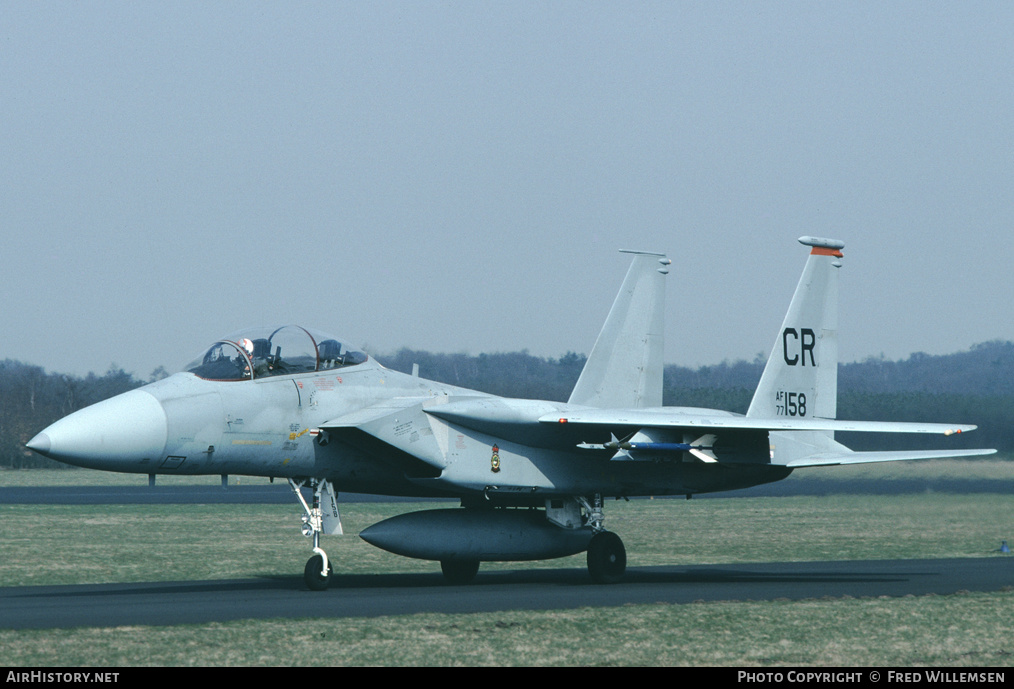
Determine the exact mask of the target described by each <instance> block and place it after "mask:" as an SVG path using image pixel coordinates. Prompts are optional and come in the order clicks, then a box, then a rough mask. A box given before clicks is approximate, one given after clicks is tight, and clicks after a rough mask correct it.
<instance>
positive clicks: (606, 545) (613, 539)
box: [578, 495, 627, 584]
mask: <svg viewBox="0 0 1014 689" xmlns="http://www.w3.org/2000/svg"><path fill="white" fill-rule="evenodd" d="M578 502H580V503H581V505H582V507H584V509H585V513H586V514H587V518H588V524H589V525H590V526H591V527H592V531H593V533H594V534H595V535H594V536H592V539H591V542H589V543H588V553H587V555H588V573H589V574H590V575H591V578H592V581H594V582H595V583H596V584H615V583H616V582H618V581H620V579H622V578H623V575H624V573H625V572H626V571H627V551H626V549H625V548H624V547H623V541H622V540H620V537H619V536H617V535H616V534H615V533H613V532H612V531H606V530H605V528H604V527H603V526H602V520H603V515H602V496H601V495H596V496H595V498H594V502H593V503H589V502H588V500H587V499H586V498H578Z"/></svg>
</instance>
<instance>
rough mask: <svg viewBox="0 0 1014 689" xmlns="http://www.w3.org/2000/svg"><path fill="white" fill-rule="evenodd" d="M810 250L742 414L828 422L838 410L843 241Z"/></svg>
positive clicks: (815, 242) (812, 243)
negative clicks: (839, 283) (839, 318)
mask: <svg viewBox="0 0 1014 689" xmlns="http://www.w3.org/2000/svg"><path fill="white" fill-rule="evenodd" d="M799 242H800V243H801V244H805V245H806V246H809V247H812V248H811V250H810V256H809V258H807V260H806V266H805V267H804V268H803V275H802V277H801V278H800V279H799V285H798V286H797V287H796V293H795V294H794V295H793V297H792V303H791V304H789V311H788V313H786V314H785V321H784V322H783V323H782V327H781V329H780V330H779V331H778V337H777V338H775V346H774V347H773V348H772V350H771V357H770V358H769V359H768V363H767V366H765V367H764V373H763V375H761V379H760V384H759V385H758V386H757V391H756V392H755V393H754V396H753V400H752V401H751V402H750V409H749V411H747V413H746V415H747V416H758V417H763V418H776V417H780V416H784V417H795V418H821V419H833V418H835V416H836V414H837V408H838V269H839V268H840V267H841V258H842V253H841V249H842V248H843V247H844V246H845V244H844V243H843V242H840V241H837V240H834V239H820V238H817V237H800V238H799Z"/></svg>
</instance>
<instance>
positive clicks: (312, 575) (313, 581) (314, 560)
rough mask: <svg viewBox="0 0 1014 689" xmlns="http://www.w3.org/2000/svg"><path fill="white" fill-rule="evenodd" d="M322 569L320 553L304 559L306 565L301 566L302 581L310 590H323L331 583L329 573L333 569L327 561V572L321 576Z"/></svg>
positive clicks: (322, 559) (322, 561)
mask: <svg viewBox="0 0 1014 689" xmlns="http://www.w3.org/2000/svg"><path fill="white" fill-rule="evenodd" d="M323 569H324V558H322V557H321V556H320V555H314V556H313V557H311V558H310V559H309V560H307V561H306V567H304V568H303V581H305V582H306V587H307V588H308V589H310V590H311V591H323V590H325V589H327V585H328V584H329V583H331V574H332V572H333V571H334V570H333V569H332V567H331V563H330V562H328V563H327V574H326V575H323V576H322V575H321V572H322V571H323Z"/></svg>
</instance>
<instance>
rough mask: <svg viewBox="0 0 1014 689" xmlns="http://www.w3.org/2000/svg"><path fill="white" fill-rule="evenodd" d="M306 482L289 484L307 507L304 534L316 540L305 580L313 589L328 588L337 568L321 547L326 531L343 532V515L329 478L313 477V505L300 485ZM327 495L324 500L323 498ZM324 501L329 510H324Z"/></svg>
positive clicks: (307, 562) (305, 573)
mask: <svg viewBox="0 0 1014 689" xmlns="http://www.w3.org/2000/svg"><path fill="white" fill-rule="evenodd" d="M304 483H305V481H301V482H299V483H297V482H296V481H294V480H293V479H291V478H290V479H289V487H290V488H292V492H293V493H295V494H296V499H297V500H299V504H300V505H302V506H303V527H302V531H303V535H304V536H306V537H308V538H312V539H313V553H314V554H313V556H312V557H311V558H310V559H309V560H307V561H306V566H305V567H304V568H303V581H304V582H305V583H306V587H307V588H308V589H310V590H311V591H324V590H326V589H327V587H328V584H330V583H331V575H332V574H333V573H334V569H333V568H332V567H331V562H330V561H329V560H328V557H327V553H325V552H324V550H323V549H322V548H321V547H320V535H321V533H323V532H327V533H329V534H341V533H342V524H341V517H340V516H339V515H338V502H337V500H336V499H335V494H334V489H333V488H332V487H331V484H330V483H328V481H327V480H326V479H321V480H319V481H318V480H312V481H311V482H310V485H311V487H312V488H313V506H312V507H311V506H310V505H308V504H307V503H306V500H305V499H304V498H303V494H302V493H301V492H300V488H302V487H303V485H304ZM322 497H323V500H322ZM322 502H323V503H324V504H325V506H326V507H327V511H325V510H323V509H321V504H322Z"/></svg>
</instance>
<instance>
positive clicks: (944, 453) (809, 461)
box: [785, 450, 996, 469]
mask: <svg viewBox="0 0 1014 689" xmlns="http://www.w3.org/2000/svg"><path fill="white" fill-rule="evenodd" d="M992 454H996V450H927V451H922V450H914V451H901V452H827V453H821V454H817V455H811V456H810V457H804V458H802V459H796V460H793V461H791V462H789V463H788V464H786V465H785V466H787V467H789V468H790V469H799V468H801V467H819V466H833V465H836V464H870V463H873V462H903V461H907V460H911V459H948V458H951V457H978V456H982V455H992Z"/></svg>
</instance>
